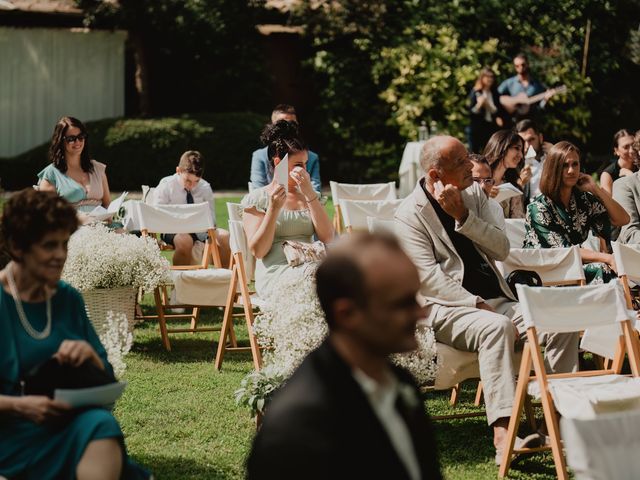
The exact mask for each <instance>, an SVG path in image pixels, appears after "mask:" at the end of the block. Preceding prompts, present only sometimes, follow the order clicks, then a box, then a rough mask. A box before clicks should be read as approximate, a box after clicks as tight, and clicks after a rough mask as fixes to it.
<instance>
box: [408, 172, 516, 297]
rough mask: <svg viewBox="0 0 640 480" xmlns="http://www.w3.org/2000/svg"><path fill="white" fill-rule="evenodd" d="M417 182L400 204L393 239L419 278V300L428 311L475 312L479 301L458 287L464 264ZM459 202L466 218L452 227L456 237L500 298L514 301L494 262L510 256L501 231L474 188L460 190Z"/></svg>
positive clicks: (460, 284)
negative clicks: (494, 282) (485, 267)
mask: <svg viewBox="0 0 640 480" xmlns="http://www.w3.org/2000/svg"><path fill="white" fill-rule="evenodd" d="M421 181H422V179H420V180H419V181H418V184H417V185H416V188H415V189H414V190H413V192H412V193H411V194H410V195H409V196H408V197H407V198H406V199H405V200H404V202H402V203H401V204H400V206H399V207H398V210H397V211H396V215H395V222H396V233H397V235H398V237H399V238H400V242H401V243H402V245H403V248H404V250H405V252H406V253H407V255H409V257H410V258H411V259H412V260H413V262H414V264H415V265H416V267H417V268H418V273H419V274H420V282H421V287H420V294H421V295H422V296H423V297H424V298H425V299H426V304H427V305H433V304H436V305H446V306H459V307H475V306H476V305H477V303H478V302H481V301H483V300H484V299H482V298H481V297H479V296H478V295H474V294H472V293H471V292H469V291H467V290H466V289H464V288H463V287H462V279H463V277H464V268H465V266H464V262H463V261H462V258H461V257H460V255H459V254H458V252H457V251H456V249H455V248H454V246H453V243H452V241H451V239H450V238H449V235H448V234H447V232H446V230H445V228H444V226H443V225H442V223H441V222H440V219H439V218H438V215H437V214H436V211H435V210H434V208H433V207H432V206H431V203H430V202H429V199H428V198H427V195H426V194H425V192H424V190H423V189H422V186H421V185H420V182H421ZM462 198H463V201H464V204H465V205H466V206H467V208H468V209H469V216H468V217H467V219H466V220H465V222H464V223H463V224H462V225H460V224H459V223H458V222H456V225H455V229H456V231H457V232H459V233H461V234H462V235H465V236H466V237H468V238H469V239H470V240H471V241H472V242H473V244H474V245H475V247H476V249H477V250H478V252H479V253H480V255H481V256H482V258H484V259H485V260H486V261H487V263H488V264H489V265H490V266H491V268H492V269H493V271H494V272H495V274H496V276H497V277H498V280H499V282H500V287H501V288H502V291H503V293H504V296H505V297H507V298H509V299H511V300H513V301H516V299H515V298H514V296H513V294H512V293H511V290H510V289H509V286H508V285H507V283H506V282H505V280H504V279H503V278H502V275H501V274H500V272H499V271H498V270H497V268H496V265H495V262H494V260H504V259H505V258H506V257H507V255H509V240H508V239H507V235H506V234H505V232H504V229H501V228H500V227H498V226H497V225H498V222H497V220H496V219H495V218H494V213H492V210H491V208H490V207H489V204H488V202H487V198H486V196H485V194H484V192H483V191H482V189H481V188H480V186H479V185H478V184H477V183H475V182H474V184H473V185H472V186H470V187H469V188H467V189H466V190H464V191H463V192H462Z"/></svg>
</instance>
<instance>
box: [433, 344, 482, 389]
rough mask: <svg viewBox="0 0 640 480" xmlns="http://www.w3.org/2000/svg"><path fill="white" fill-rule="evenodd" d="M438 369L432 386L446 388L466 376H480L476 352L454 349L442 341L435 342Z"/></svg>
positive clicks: (466, 377) (464, 378)
mask: <svg viewBox="0 0 640 480" xmlns="http://www.w3.org/2000/svg"><path fill="white" fill-rule="evenodd" d="M436 352H437V355H438V370H437V372H436V379H435V384H434V388H435V389H436V390H447V389H449V388H452V387H454V386H455V385H457V384H458V383H460V382H462V381H463V380H467V379H468V378H480V364H479V363H478V354H477V353H476V352H465V351H463V350H456V349H455V348H453V347H450V346H449V345H446V344H444V343H439V342H436Z"/></svg>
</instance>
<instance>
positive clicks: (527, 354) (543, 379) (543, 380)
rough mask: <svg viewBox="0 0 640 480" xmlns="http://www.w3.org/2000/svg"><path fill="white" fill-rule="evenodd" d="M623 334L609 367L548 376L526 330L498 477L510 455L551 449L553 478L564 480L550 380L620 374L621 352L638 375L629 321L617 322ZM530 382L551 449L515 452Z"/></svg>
mask: <svg viewBox="0 0 640 480" xmlns="http://www.w3.org/2000/svg"><path fill="white" fill-rule="evenodd" d="M620 325H621V327H622V332H623V334H622V335H621V336H620V337H619V339H618V344H617V347H616V354H615V357H614V359H613V364H612V366H611V368H608V369H601V370H589V371H582V372H576V373H557V374H548V373H547V372H546V370H545V367H544V360H543V358H542V352H541V349H540V344H539V343H538V334H537V330H536V328H535V327H534V326H532V327H529V328H528V329H527V343H525V345H524V349H523V353H522V361H521V363H520V371H519V374H518V381H517V384H516V394H515V399H514V402H513V410H512V413H511V417H510V419H509V427H508V433H507V446H506V448H505V449H504V454H503V457H502V462H501V465H500V469H499V472H498V477H499V478H505V477H506V476H507V473H508V472H509V468H510V466H511V461H512V460H511V458H512V455H513V454H514V453H515V454H522V453H534V452H540V451H546V450H551V451H552V455H553V461H554V464H555V469H556V475H557V476H558V479H560V480H568V478H569V477H568V473H567V466H566V460H565V457H564V454H563V452H562V445H561V438H560V428H559V422H558V414H557V413H556V410H555V407H554V402H553V398H552V397H551V393H550V391H549V388H548V385H549V380H550V379H555V378H571V377H594V376H601V375H613V374H620V372H621V371H622V364H623V361H624V356H625V351H626V352H627V354H628V356H629V364H630V366H631V371H632V375H633V376H634V377H638V376H640V345H639V344H638V337H637V335H636V334H635V333H634V330H633V327H632V325H631V322H630V321H629V320H625V321H624V322H621V324H620ZM532 366H533V371H534V374H533V375H531V367H532ZM530 381H537V382H538V384H539V387H540V394H541V403H542V410H543V414H544V420H545V424H546V426H547V430H548V433H549V437H550V441H551V446H542V447H536V448H523V449H520V450H516V449H515V448H514V444H515V438H516V435H517V431H518V426H519V423H520V417H521V415H522V410H523V407H524V405H525V399H526V397H527V387H528V385H529V382H530Z"/></svg>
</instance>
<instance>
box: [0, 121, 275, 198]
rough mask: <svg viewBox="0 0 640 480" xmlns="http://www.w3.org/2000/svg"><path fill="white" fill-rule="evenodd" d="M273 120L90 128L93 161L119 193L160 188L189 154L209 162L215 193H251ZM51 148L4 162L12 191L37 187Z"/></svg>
mask: <svg viewBox="0 0 640 480" xmlns="http://www.w3.org/2000/svg"><path fill="white" fill-rule="evenodd" d="M266 122H267V117H266V116H262V115H258V114H255V113H212V114H196V115H182V116H179V117H162V118H148V119H138V118H128V119H127V118H115V119H107V120H99V121H96V122H88V123H87V129H88V131H89V134H90V138H89V149H90V153H91V158H95V159H96V160H98V161H99V162H103V163H106V164H107V177H108V178H109V187H110V188H111V190H113V191H122V190H140V185H151V186H155V185H157V184H158V181H159V180H160V179H161V178H162V177H165V176H167V175H171V174H172V173H174V172H175V168H176V166H177V165H178V161H179V160H180V156H181V155H182V153H184V152H185V151H186V150H199V151H200V152H202V154H203V155H204V157H205V171H204V178H205V179H206V180H207V181H209V182H210V183H211V184H212V186H213V188H214V190H216V189H221V188H246V186H247V179H248V177H249V168H250V165H251V152H253V151H254V150H255V149H256V148H258V147H259V146H260V145H259V142H258V138H257V136H258V134H259V132H260V130H261V128H262V127H263V126H264V124H265V123H266ZM48 148H49V144H48V143H45V144H43V145H40V146H38V147H36V148H34V149H32V150H29V151H28V152H25V153H23V154H22V155H19V156H17V157H14V158H11V159H0V178H2V185H3V187H4V188H6V189H9V190H15V189H19V188H23V187H25V186H28V185H32V184H34V183H36V181H37V177H36V174H37V173H38V172H39V171H40V170H41V169H42V168H44V167H45V166H46V165H47V164H48V163H49V162H48V160H47V151H48Z"/></svg>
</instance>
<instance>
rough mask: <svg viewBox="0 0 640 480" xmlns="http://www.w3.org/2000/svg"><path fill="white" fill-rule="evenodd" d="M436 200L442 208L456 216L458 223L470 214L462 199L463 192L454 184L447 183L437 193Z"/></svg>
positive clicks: (462, 221)
mask: <svg viewBox="0 0 640 480" xmlns="http://www.w3.org/2000/svg"><path fill="white" fill-rule="evenodd" d="M436 200H437V201H438V203H439V204H440V206H441V207H442V209H443V210H444V211H445V212H447V213H448V214H449V215H451V216H452V217H453V218H455V219H456V220H457V221H458V223H464V221H465V220H466V219H467V216H468V215H469V209H467V207H466V206H465V204H464V202H463V201H462V193H461V192H460V190H458V187H454V186H453V185H451V184H449V185H445V187H444V188H443V189H442V190H441V191H440V193H437V194H436Z"/></svg>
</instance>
